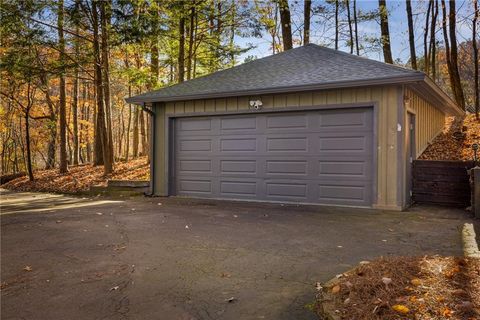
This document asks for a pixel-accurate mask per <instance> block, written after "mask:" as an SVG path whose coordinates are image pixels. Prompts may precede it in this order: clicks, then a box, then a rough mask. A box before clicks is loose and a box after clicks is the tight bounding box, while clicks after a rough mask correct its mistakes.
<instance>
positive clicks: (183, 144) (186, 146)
mask: <svg viewBox="0 0 480 320" xmlns="http://www.w3.org/2000/svg"><path fill="white" fill-rule="evenodd" d="M179 151H185V152H195V151H212V140H210V139H188V140H187V139H180V141H179Z"/></svg>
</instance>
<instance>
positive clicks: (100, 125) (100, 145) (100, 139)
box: [91, 0, 113, 175]
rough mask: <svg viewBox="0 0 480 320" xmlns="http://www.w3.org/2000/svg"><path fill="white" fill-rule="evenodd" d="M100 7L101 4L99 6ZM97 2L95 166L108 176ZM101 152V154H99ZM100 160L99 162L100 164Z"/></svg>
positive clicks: (95, 3) (94, 9)
mask: <svg viewBox="0 0 480 320" xmlns="http://www.w3.org/2000/svg"><path fill="white" fill-rule="evenodd" d="M100 5H101V4H100ZM97 7H98V0H93V1H92V9H91V10H92V24H93V56H94V59H95V89H96V101H97V121H96V132H95V135H96V140H95V142H96V148H95V149H96V150H95V151H96V157H95V158H96V164H102V163H103V168H104V169H103V173H104V175H108V174H110V173H112V170H113V168H112V163H111V162H110V159H111V158H110V152H109V151H110V148H109V145H108V133H107V128H106V125H105V122H106V119H105V105H104V92H103V75H102V59H101V53H100V39H99V37H100V35H99V20H98V11H97V10H98V9H97ZM99 151H100V152H101V154H100V153H99ZM100 159H101V162H102V163H100Z"/></svg>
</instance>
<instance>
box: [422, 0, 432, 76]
mask: <svg viewBox="0 0 480 320" xmlns="http://www.w3.org/2000/svg"><path fill="white" fill-rule="evenodd" d="M432 11H433V0H429V1H428V7H427V15H426V17H425V28H424V29H423V30H424V32H423V64H424V67H423V70H424V71H425V73H426V74H429V73H430V57H429V53H430V51H429V50H428V32H429V27H430V13H431V12H432Z"/></svg>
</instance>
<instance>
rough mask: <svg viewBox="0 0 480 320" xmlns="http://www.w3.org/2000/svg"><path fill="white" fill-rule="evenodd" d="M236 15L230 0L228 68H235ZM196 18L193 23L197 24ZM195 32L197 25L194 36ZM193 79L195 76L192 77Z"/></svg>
mask: <svg viewBox="0 0 480 320" xmlns="http://www.w3.org/2000/svg"><path fill="white" fill-rule="evenodd" d="M236 15H237V6H236V4H235V0H232V25H231V26H230V43H229V47H230V66H231V67H234V66H235V51H234V50H233V49H234V47H235V17H236ZM197 20H198V19H197V17H196V16H195V22H197ZM196 31H197V23H195V34H196ZM193 77H194V78H195V75H194V76H193Z"/></svg>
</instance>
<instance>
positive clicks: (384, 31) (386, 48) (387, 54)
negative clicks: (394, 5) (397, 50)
mask: <svg viewBox="0 0 480 320" xmlns="http://www.w3.org/2000/svg"><path fill="white" fill-rule="evenodd" d="M378 8H379V13H380V30H381V35H382V38H381V42H382V48H383V59H384V60H385V62H386V63H390V64H393V58H392V48H391V46H390V31H389V29H388V10H387V4H386V0H378Z"/></svg>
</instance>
